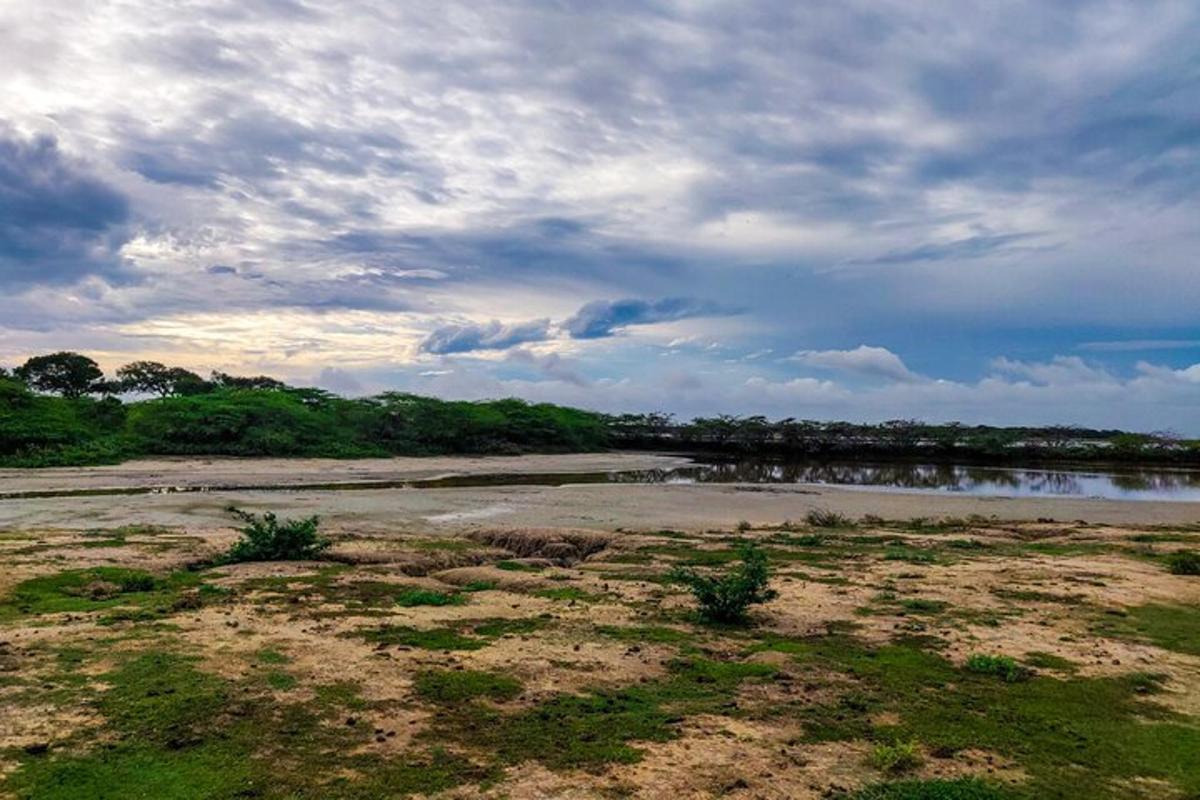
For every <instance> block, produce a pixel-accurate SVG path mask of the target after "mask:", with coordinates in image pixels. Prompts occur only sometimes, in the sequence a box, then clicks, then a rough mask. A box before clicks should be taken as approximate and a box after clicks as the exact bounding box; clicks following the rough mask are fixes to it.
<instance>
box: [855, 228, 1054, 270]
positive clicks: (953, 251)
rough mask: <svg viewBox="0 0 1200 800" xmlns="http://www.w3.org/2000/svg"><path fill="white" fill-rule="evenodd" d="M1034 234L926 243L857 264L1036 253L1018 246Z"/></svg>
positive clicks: (1014, 234)
mask: <svg viewBox="0 0 1200 800" xmlns="http://www.w3.org/2000/svg"><path fill="white" fill-rule="evenodd" d="M1037 236H1038V234H1033V233H1005V234H999V235H995V236H971V237H968V238H966V239H956V240H954V241H950V242H936V243H928V244H923V245H920V246H918V247H914V248H911V249H907V250H897V251H893V252H890V253H886V254H885V255H882V256H877V257H876V258H869V259H862V260H859V261H856V262H855V263H859V264H907V263H911V262H915V261H945V260H948V259H956V260H962V259H975V258H983V257H985V256H991V255H996V254H999V253H1004V254H1012V253H1023V252H1030V251H1033V250H1036V249H1038V248H1035V247H1029V246H1018V245H1019V243H1021V242H1025V241H1028V240H1029V239H1033V238H1036V237H1037Z"/></svg>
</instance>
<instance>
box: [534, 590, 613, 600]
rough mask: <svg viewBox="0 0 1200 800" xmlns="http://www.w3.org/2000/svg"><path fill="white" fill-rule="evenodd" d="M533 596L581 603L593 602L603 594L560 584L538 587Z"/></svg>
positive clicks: (601, 598)
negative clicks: (550, 587) (558, 585)
mask: <svg viewBox="0 0 1200 800" xmlns="http://www.w3.org/2000/svg"><path fill="white" fill-rule="evenodd" d="M533 596H534V597H544V598H546V599H547V600H566V601H571V600H574V601H578V602H582V603H595V602H598V601H600V600H603V599H604V595H602V594H595V593H593V592H585V591H584V590H583V589H580V588H578V587H575V586H561V587H557V588H554V589H538V590H537V591H535V592H533Z"/></svg>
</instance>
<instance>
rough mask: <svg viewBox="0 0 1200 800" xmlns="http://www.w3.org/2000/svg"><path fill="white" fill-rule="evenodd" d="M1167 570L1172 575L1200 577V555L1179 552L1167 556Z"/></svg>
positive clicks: (1194, 552) (1187, 551)
mask: <svg viewBox="0 0 1200 800" xmlns="http://www.w3.org/2000/svg"><path fill="white" fill-rule="evenodd" d="M1167 569H1168V570H1170V572H1171V574H1172V575H1200V553H1198V552H1196V551H1195V550H1178V551H1176V552H1174V553H1171V554H1170V555H1169V556H1167Z"/></svg>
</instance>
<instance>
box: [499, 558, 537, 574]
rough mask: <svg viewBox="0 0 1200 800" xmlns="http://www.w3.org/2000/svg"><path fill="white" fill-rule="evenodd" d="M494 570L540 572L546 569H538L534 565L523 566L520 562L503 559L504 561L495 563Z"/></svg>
mask: <svg viewBox="0 0 1200 800" xmlns="http://www.w3.org/2000/svg"><path fill="white" fill-rule="evenodd" d="M496 569H502V570H505V571H506V572H541V571H542V570H544V569H546V568H545V567H539V566H538V565H536V564H525V563H523V562H520V561H513V560H511V559H505V560H504V561H497V562H496Z"/></svg>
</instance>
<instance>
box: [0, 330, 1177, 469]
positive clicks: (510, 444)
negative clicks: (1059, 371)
mask: <svg viewBox="0 0 1200 800" xmlns="http://www.w3.org/2000/svg"><path fill="white" fill-rule="evenodd" d="M130 396H132V397H134V398H135V399H133V400H131V401H128V402H122V400H121V399H120V398H121V397H126V398H128V397H130ZM147 396H151V397H153V398H154V399H136V398H145V397H147ZM609 447H612V448H634V449H648V450H673V451H693V452H707V453H717V454H727V455H737V454H748V453H752V454H754V455H758V456H770V457H779V458H811V459H838V460H846V459H856V460H883V461H886V460H911V459H928V460H935V461H938V460H940V461H954V462H964V463H982V462H987V463H1006V462H1007V463H1018V462H1020V463H1038V462H1053V463H1064V462H1089V463H1097V462H1111V463H1146V464H1151V463H1153V464H1166V465H1200V441H1198V440H1184V439H1181V438H1179V437H1178V436H1175V435H1173V434H1170V433H1166V432H1160V433H1154V434H1135V433H1126V432H1123V431H1117V430H1089V429H1083V428H1074V427H1066V426H1051V427H1042V428H1031V427H1015V428H995V427H990V426H966V425H962V424H960V423H953V422H952V423H946V424H941V425H932V424H927V423H923V422H918V421H915V420H891V421H888V422H884V423H880V424H875V425H872V424H858V423H849V422H818V421H814V420H797V419H790V418H789V419H783V420H778V421H770V420H767V419H766V418H765V417H760V416H750V417H733V416H727V415H722V416H718V417H698V418H696V419H693V420H691V421H690V422H682V421H677V420H675V419H674V418H673V417H672V416H670V415H665V414H624V415H619V416H611V415H605V414H600V413H596V412H592V411H586V410H582V409H576V408H568V407H564V406H557V405H552V404H549V403H537V404H532V403H526V402H524V401H522V400H517V399H504V400H488V401H479V402H468V401H446V400H438V399H435V398H430V397H421V396H418V395H413V394H406V393H399V392H387V393H384V394H381V395H378V396H375V397H364V398H343V397H338V396H337V395H334V394H332V393H330V392H326V391H324V390H321V389H313V388H295V387H290V386H287V385H285V384H284V383H282V382H280V381H278V380H275V379H274V378H270V377H266V376H253V377H238V376H233V375H227V374H225V373H220V372H215V373H213V374H212V376H211V377H210V378H209V379H204V378H201V377H200V376H199V375H196V374H195V373H193V372H190V371H188V370H184V369H181V368H178V367H167V366H166V365H163V364H157V363H154V362H135V363H133V364H127V365H125V366H123V367H121V368H120V369H119V370H117V373H116V378H115V379H112V380H110V379H107V378H105V377H104V375H103V373H102V372H101V371H100V368H99V366H97V365H96V363H95V362H94V361H92V360H91V359H89V358H87V357H86V356H82V355H80V354H77V353H54V354H50V355H47V356H38V357H36V358H32V359H29V361H27V362H26V363H25V364H24V365H23V366H21V367H19V368H17V369H16V370H12V371H11V372H10V371H4V370H0V466H18V467H39V466H66V465H85V464H101V463H113V462H118V461H122V460H125V459H129V458H135V457H138V456H150V455H227V456H295V457H332V458H365V457H383V456H396V455H438V454H475V453H501V454H503V453H514V454H515V453H522V452H584V451H592V450H600V449H604V448H609Z"/></svg>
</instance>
